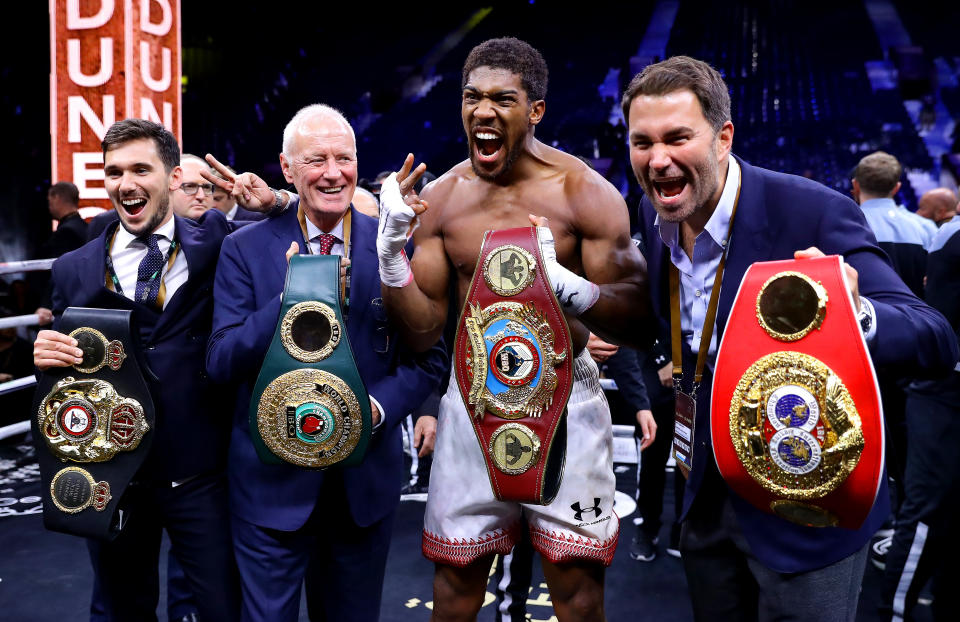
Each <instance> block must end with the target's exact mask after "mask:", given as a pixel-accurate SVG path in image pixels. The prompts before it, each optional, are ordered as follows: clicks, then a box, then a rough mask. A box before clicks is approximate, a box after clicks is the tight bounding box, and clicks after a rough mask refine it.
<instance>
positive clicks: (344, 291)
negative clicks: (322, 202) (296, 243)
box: [297, 203, 352, 319]
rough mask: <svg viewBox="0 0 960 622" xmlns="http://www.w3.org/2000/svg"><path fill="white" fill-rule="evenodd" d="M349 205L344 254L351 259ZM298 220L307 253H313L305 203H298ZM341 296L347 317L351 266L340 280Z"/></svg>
mask: <svg viewBox="0 0 960 622" xmlns="http://www.w3.org/2000/svg"><path fill="white" fill-rule="evenodd" d="M351 211H352V210H351V209H350V208H349V207H347V211H346V213H345V214H344V215H343V256H344V257H345V258H347V259H350V212H351ZM297 220H298V221H299V222H300V233H302V234H303V245H304V246H305V247H306V251H307V252H306V254H307V255H313V247H312V246H311V245H310V234H309V233H307V215H306V214H305V213H304V211H303V204H302V203H301V204H299V205H297ZM340 297H341V298H342V300H343V316H344V319H346V316H347V314H348V313H349V311H350V266H347V271H346V278H344V279H343V281H341V282H340Z"/></svg>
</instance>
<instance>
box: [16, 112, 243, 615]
mask: <svg viewBox="0 0 960 622" xmlns="http://www.w3.org/2000/svg"><path fill="white" fill-rule="evenodd" d="M103 154H104V174H105V179H104V186H105V187H106V190H107V194H108V195H109V196H110V200H111V202H112V203H113V207H114V210H115V211H116V213H117V215H118V216H119V224H116V223H114V224H111V225H108V226H107V227H106V229H104V231H103V232H101V234H100V235H99V236H98V237H97V238H95V239H93V240H91V241H90V242H88V243H87V244H86V245H84V246H82V247H81V248H79V249H78V250H76V251H73V252H71V253H68V254H66V255H64V256H63V257H61V258H60V259H59V260H57V262H56V263H54V265H53V273H52V282H53V312H54V315H55V316H56V317H57V318H59V316H60V314H62V313H63V311H64V309H66V308H67V307H70V306H78V307H100V308H109V309H129V310H132V311H133V314H134V317H135V320H136V325H137V326H138V327H139V331H140V335H139V336H140V347H142V348H143V349H144V351H145V355H146V360H147V363H148V364H149V366H150V368H151V370H152V371H153V373H154V374H155V376H156V379H149V380H148V382H149V384H150V392H151V394H152V396H153V400H154V404H155V406H156V411H157V426H156V429H155V430H154V431H152V432H151V433H152V434H154V435H155V436H154V439H153V444H152V447H151V449H150V454H149V456H148V457H147V459H146V462H145V463H144V465H143V467H141V469H140V471H138V473H137V475H136V476H135V479H134V482H132V483H131V485H130V487H129V488H128V489H127V491H126V493H125V496H126V497H127V504H128V510H129V518H128V519H127V522H126V526H125V527H124V528H123V529H122V531H121V532H120V535H119V536H117V538H116V539H115V540H113V541H112V542H95V541H92V540H91V541H89V548H90V557H91V560H92V562H93V567H94V571H95V573H96V575H97V581H98V583H99V586H100V594H101V598H100V600H101V601H102V605H103V607H104V609H105V613H106V614H107V615H108V617H109V618H110V619H118V620H155V619H156V613H155V611H156V606H157V600H158V584H157V559H158V554H159V550H160V536H161V530H162V529H166V530H167V533H168V535H169V536H170V540H171V543H172V551H173V554H174V555H175V556H176V558H177V559H178V561H179V562H180V565H181V566H182V567H183V571H184V573H185V575H186V577H187V580H188V582H189V585H190V588H191V590H192V591H193V593H194V595H195V597H196V603H197V606H198V609H199V613H200V617H201V618H202V619H203V620H235V619H236V618H237V617H238V615H239V583H238V580H237V571H236V565H235V563H234V560H233V551H232V543H231V540H230V531H229V529H228V528H227V525H229V522H228V521H229V519H228V511H227V491H226V476H225V473H224V467H225V464H226V451H227V442H228V440H229V439H228V437H227V435H226V434H224V432H223V430H224V426H225V425H226V420H225V418H224V416H223V408H222V406H221V404H222V402H223V401H224V397H223V396H222V395H218V394H217V393H216V392H215V391H214V390H213V387H212V385H211V384H210V382H209V379H208V378H207V375H206V373H205V370H204V366H203V360H204V352H205V349H206V342H207V337H208V335H209V333H210V323H211V314H212V311H213V300H212V296H211V292H212V289H213V278H214V273H215V269H216V262H217V257H218V256H219V252H220V244H221V242H222V241H223V239H224V237H225V236H226V235H227V233H229V231H230V230H231V226H230V225H229V224H228V223H227V221H226V219H225V218H224V217H223V214H221V213H220V212H217V211H216V210H209V211H208V212H207V213H205V214H204V215H203V216H202V217H201V218H200V219H199V220H197V221H192V220H188V219H184V218H180V217H178V216H175V215H174V214H173V211H172V209H171V206H170V193H171V192H173V191H175V190H176V189H177V188H179V185H180V183H181V169H180V164H179V163H180V147H179V145H178V144H177V140H176V138H174V136H173V135H172V134H171V133H170V132H169V131H167V130H166V129H165V128H164V127H163V126H162V125H159V124H157V123H152V122H150V121H144V120H142V119H127V120H125V121H120V122H118V123H115V124H114V125H112V126H111V127H110V129H109V130H107V132H106V134H105V136H104V139H103ZM108 260H109V261H108ZM156 266H160V269H159V270H157V269H155V267H156ZM54 328H56V325H55V326H54ZM76 346H77V342H76V340H74V339H73V338H71V337H69V336H68V335H65V334H63V333H60V332H57V331H56V330H44V331H41V332H40V334H39V335H38V337H37V341H36V343H35V345H34V363H35V365H36V366H37V368H39V369H40V370H45V369H49V368H51V367H67V366H69V365H72V364H74V363H77V362H79V361H80V360H81V358H80V357H81V356H82V352H81V351H80V349H79V348H77V347H76ZM145 375H146V376H148V377H149V375H148V374H145Z"/></svg>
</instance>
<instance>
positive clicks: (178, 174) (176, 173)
mask: <svg viewBox="0 0 960 622" xmlns="http://www.w3.org/2000/svg"><path fill="white" fill-rule="evenodd" d="M182 178H183V169H182V168H180V165H177V166H174V167H173V170H172V171H170V183H169V184H168V186H169V188H170V190H171V191H173V190H176V189H177V188H179V187H180V180H181V179H182Z"/></svg>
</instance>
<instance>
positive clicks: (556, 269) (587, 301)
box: [530, 214, 600, 316]
mask: <svg viewBox="0 0 960 622" xmlns="http://www.w3.org/2000/svg"><path fill="white" fill-rule="evenodd" d="M530 224H532V225H533V226H535V227H536V228H537V239H538V241H539V243H540V255H541V256H543V262H544V263H545V264H546V267H547V276H548V277H549V279H550V285H552V286H553V293H554V294H556V296H557V302H559V303H560V306H561V307H563V310H564V311H566V312H567V313H569V314H571V315H573V316H579V315H582V314H584V313H585V312H586V311H587V310H588V309H590V307H592V306H593V305H594V304H595V303H596V302H597V299H598V298H599V297H600V288H599V287H597V285H596V284H595V283H591V282H590V281H588V280H587V279H585V278H583V277H582V276H580V275H579V274H575V273H573V272H571V271H570V270H567V269H566V268H564V267H563V266H561V265H560V263H559V262H558V261H557V250H556V248H555V246H554V241H553V232H552V231H550V227H549V223H548V222H547V219H546V218H544V217H542V216H534V215H533V214H530Z"/></svg>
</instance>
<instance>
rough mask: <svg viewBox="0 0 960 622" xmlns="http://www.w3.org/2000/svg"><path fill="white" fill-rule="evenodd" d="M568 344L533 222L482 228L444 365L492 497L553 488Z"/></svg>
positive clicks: (550, 493) (532, 496)
mask: <svg viewBox="0 0 960 622" xmlns="http://www.w3.org/2000/svg"><path fill="white" fill-rule="evenodd" d="M570 347H571V346H570V333H569V330H568V328H567V325H566V321H565V319H564V317H563V313H562V311H561V310H560V306H559V304H558V303H557V300H556V298H555V297H554V294H553V289H552V288H551V287H550V284H549V282H548V281H547V278H546V275H545V273H544V271H543V269H542V258H541V257H540V247H539V243H538V240H537V233H536V229H535V228H531V227H528V228H522V229H505V230H499V231H487V232H486V233H485V234H484V241H483V246H482V248H481V250H480V256H479V257H478V259H477V268H476V271H475V273H474V276H473V280H472V282H471V284H470V291H469V293H468V295H467V299H466V301H465V303H464V309H463V313H462V314H461V317H460V325H459V327H458V330H457V339H456V344H455V348H454V363H455V373H456V378H457V385H458V387H459V388H460V394H461V396H462V397H463V401H464V404H465V406H466V409H467V412H468V413H469V415H470V419H471V422H472V424H473V428H474V432H476V434H477V440H478V442H479V444H480V448H481V450H482V451H483V455H484V459H485V461H486V464H487V473H488V475H489V476H490V483H491V486H492V488H493V492H494V494H495V495H496V496H497V498H498V499H501V500H509V501H521V502H525V503H540V504H545V503H549V502H550V500H552V499H553V497H554V496H555V495H556V491H557V489H558V488H559V485H560V477H561V475H562V471H563V459H564V452H565V450H566V437H565V435H566V421H565V419H564V414H565V409H566V403H567V398H568V397H569V395H570V390H571V383H572V365H571V360H570V359H571V357H570ZM505 420H507V421H505Z"/></svg>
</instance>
